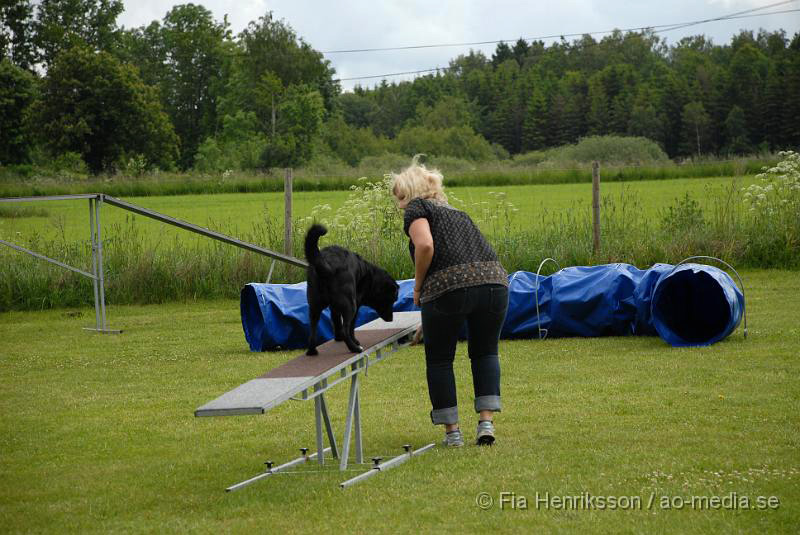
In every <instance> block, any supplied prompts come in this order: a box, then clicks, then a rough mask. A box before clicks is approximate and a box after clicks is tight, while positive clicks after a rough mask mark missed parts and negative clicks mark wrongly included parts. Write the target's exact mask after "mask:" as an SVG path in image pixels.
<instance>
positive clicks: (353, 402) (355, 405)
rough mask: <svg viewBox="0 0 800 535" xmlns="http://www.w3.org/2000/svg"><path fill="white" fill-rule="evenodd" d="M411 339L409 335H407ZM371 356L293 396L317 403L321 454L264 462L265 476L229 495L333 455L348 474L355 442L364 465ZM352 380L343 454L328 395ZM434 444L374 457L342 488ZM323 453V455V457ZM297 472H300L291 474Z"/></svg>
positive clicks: (395, 345) (244, 483)
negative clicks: (364, 385)
mask: <svg viewBox="0 0 800 535" xmlns="http://www.w3.org/2000/svg"><path fill="white" fill-rule="evenodd" d="M406 336H407V335H406ZM404 345H406V344H402V345H401V344H400V343H398V342H397V341H395V342H393V343H392V344H391V346H389V347H386V348H383V349H377V350H376V351H375V358H374V359H373V360H372V363H373V364H374V363H375V362H378V361H380V360H383V359H384V357H385V353H384V351H388V352H389V353H392V352H394V351H397V350H398V349H399V348H400V347H403V346H404ZM369 357H370V355H369V354H368V353H367V354H364V355H363V356H362V357H361V358H359V359H358V360H357V361H356V362H353V363H352V364H350V366H349V368H350V369H349V371H348V370H347V369H346V368H344V369H342V370H341V374H340V377H339V378H338V379H337V380H334V381H331V382H328V379H327V378H323V379H321V380H320V381H318V382H317V383H315V384H314V385H313V387H312V388H311V390H312V392H311V393H309V392H308V390H303V392H302V393H301V395H300V397H292V398H290V399H292V400H295V401H307V400H310V399H313V400H314V422H315V430H316V446H317V452H315V453H313V454H311V455H308V448H300V452H301V453H302V456H301V457H298V458H296V459H293V460H291V461H289V462H287V463H284V464H281V465H278V466H276V467H274V468H273V466H272V465H273V464H274V463H273V462H272V461H267V462H266V463H264V464H265V465H266V466H267V469H266V471H265V472H264V473H262V474H259V475H257V476H255V477H251V478H250V479H247V480H245V481H242V482H240V483H236V484H234V485H231V486H230V487H228V488H226V489H225V491H226V492H232V491H235V490H239V489H242V488H244V487H246V486H248V485H251V484H252V483H255V482H256V481H259V480H261V479H264V478H266V477H269V476H271V475H274V474H277V473H280V472H283V473H284V474H285V473H287V472H286V470H287V469H288V468H294V467H298V466H299V465H303V464H305V463H308V462H310V461H316V462H317V464H318V466H319V467H320V468H322V467H324V466H325V454H327V453H329V452H330V453H331V456H332V458H333V459H338V460H339V463H338V464H339V466H338V469H339V471H341V472H345V471H348V463H349V459H350V445H351V443H353V446H354V449H355V451H354V452H353V453H354V457H355V459H354V461H355V462H354V463H353V464H356V465H364V464H365V463H364V451H363V444H362V436H361V407H360V406H361V403H360V396H359V375H360V373H361V372H364V373H366V372H367V370H368V365H369ZM348 377H349V378H350V394H349V396H348V402H347V414H346V416H345V424H344V439H343V440H342V446H341V451H340V449H339V446H338V444H337V442H336V437H335V435H334V432H333V426H332V425H331V420H330V416H329V415H328V404H327V403H326V401H325V392H326V391H327V390H328V389H330V388H332V387H333V386H335V385H336V384H338V383H340V382H342V381H344V380H346V379H347V378H348ZM323 424H324V426H325V435H327V437H328V444H329V447H327V448H325V447H324V445H325V444H324V439H325V435H323V429H322V427H323ZM433 446H434V444H428V445H426V446H424V447H422V448H419V449H417V450H412V449H411V446H410V445H408V444H405V445H403V449H404V450H405V452H404V453H403V454H400V455H398V456H396V457H394V458H391V459H389V460H387V461H386V462H381V461H383V457H373V458H372V466H371V467H370V469H369V470H367V471H366V472H364V473H362V474H359V475H357V476H356V477H353V478H351V479H348V480H347V481H344V482H342V483H341V484H340V487H341V488H347V487H349V486H351V485H354V484H356V483H358V482H360V481H363V480H365V479H368V478H370V477H373V476H375V475H377V474H378V473H380V472H382V471H386V470H388V469H390V468H392V467H394V466H397V465H399V464H402V463H404V462H406V461H408V460H409V459H411V457H413V456H415V455H421V454H422V453H425V452H426V451H428V450H429V449H431V448H432V447H433ZM319 452H322V454H319ZM291 473H296V472H291Z"/></svg>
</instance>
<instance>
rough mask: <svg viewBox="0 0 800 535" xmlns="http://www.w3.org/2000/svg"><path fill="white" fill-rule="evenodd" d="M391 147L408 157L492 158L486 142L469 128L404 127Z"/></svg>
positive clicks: (484, 159)
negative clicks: (418, 155)
mask: <svg viewBox="0 0 800 535" xmlns="http://www.w3.org/2000/svg"><path fill="white" fill-rule="evenodd" d="M394 145H395V147H396V150H397V151H398V152H401V153H403V154H408V155H409V156H412V155H414V154H419V153H425V154H428V155H429V156H455V157H457V158H463V159H466V160H474V161H487V160H493V159H495V158H496V155H495V151H494V150H493V149H492V146H491V145H490V144H489V142H488V141H486V139H484V138H483V136H481V135H480V134H477V133H475V131H474V130H473V129H472V128H470V127H469V126H456V127H451V128H441V129H430V128H425V127H421V126H412V127H408V128H404V129H402V130H401V131H400V132H398V134H397V137H396V138H395V141H394Z"/></svg>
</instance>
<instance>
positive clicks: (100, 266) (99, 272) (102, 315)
mask: <svg viewBox="0 0 800 535" xmlns="http://www.w3.org/2000/svg"><path fill="white" fill-rule="evenodd" d="M102 205H103V196H102V195H99V196H98V198H97V200H95V203H94V211H95V218H94V222H95V225H97V268H98V269H97V278H98V285H99V290H100V319H101V320H102V322H103V329H102V330H103V332H105V331H106V328H107V326H106V290H105V283H104V281H103V272H104V269H103V233H102V226H101V225H100V208H101V206H102Z"/></svg>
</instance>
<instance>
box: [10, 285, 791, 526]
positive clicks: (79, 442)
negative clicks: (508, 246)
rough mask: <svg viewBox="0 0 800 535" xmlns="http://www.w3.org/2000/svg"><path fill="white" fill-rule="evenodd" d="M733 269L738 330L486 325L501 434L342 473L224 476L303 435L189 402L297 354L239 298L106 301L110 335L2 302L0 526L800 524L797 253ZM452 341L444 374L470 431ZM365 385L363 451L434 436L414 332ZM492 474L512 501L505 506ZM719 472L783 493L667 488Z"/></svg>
mask: <svg viewBox="0 0 800 535" xmlns="http://www.w3.org/2000/svg"><path fill="white" fill-rule="evenodd" d="M742 275H743V276H744V279H745V284H747V288H748V293H747V297H748V320H749V322H748V323H749V327H750V333H749V336H748V338H747V339H746V340H745V339H743V338H742V335H741V330H738V331H737V332H735V333H734V334H733V335H732V336H731V337H729V338H728V339H727V340H725V341H723V342H721V343H719V344H716V345H714V346H712V347H709V348H702V349H673V348H670V347H668V346H667V345H666V344H665V343H664V342H662V341H661V340H660V339H658V338H597V339H551V340H545V341H543V342H539V341H502V342H501V345H500V353H501V362H502V366H503V378H502V389H503V390H502V391H503V403H504V406H503V412H502V413H500V414H499V415H498V416H497V430H498V442H497V444H496V446H494V447H493V448H491V449H479V448H477V447H474V446H467V447H465V448H461V449H458V450H443V449H442V448H440V447H437V448H435V449H434V450H433V451H432V452H429V453H427V454H425V455H423V456H421V457H419V458H417V459H414V460H412V461H410V462H409V463H407V464H405V465H403V466H402V467H399V468H396V469H394V470H391V471H388V472H386V473H384V474H381V475H378V476H376V477H375V478H372V479H370V480H369V481H366V482H364V483H361V484H359V485H357V486H355V487H353V488H350V489H348V490H346V491H342V490H340V489H339V488H338V483H339V482H341V481H343V480H344V479H347V478H349V477H351V476H352V475H354V473H353V472H347V473H345V474H341V473H337V472H333V473H310V474H305V475H285V476H279V477H274V478H272V479H268V480H265V481H261V482H259V483H257V484H255V485H253V486H251V487H248V488H247V489H245V490H243V491H240V492H237V493H232V494H226V493H224V492H223V489H224V488H225V487H227V486H228V485H230V484H232V483H234V482H236V481H240V480H243V479H246V478H248V477H250V476H252V475H255V474H256V473H258V472H260V471H261V470H263V464H262V463H263V462H264V461H265V460H268V459H271V460H274V461H276V462H282V461H286V460H289V459H292V458H294V457H296V456H297V455H298V451H297V448H299V447H301V446H308V447H311V448H312V449H313V441H314V438H313V437H314V435H313V424H312V420H313V410H312V407H311V405H310V404H308V403H286V404H284V405H282V406H280V407H279V408H277V409H275V410H273V411H271V412H270V413H269V415H267V417H266V418H265V417H256V416H252V417H249V416H248V417H245V416H241V417H231V418H209V419H195V418H194V416H193V414H192V412H193V410H194V409H195V408H196V407H198V406H200V405H202V404H203V403H205V402H207V401H209V400H210V399H213V398H215V397H216V396H218V395H220V394H222V393H223V392H225V391H227V390H229V389H231V388H233V387H235V386H237V385H239V384H240V383H242V382H244V381H247V380H249V379H251V378H253V377H256V376H258V375H260V374H262V373H264V372H265V371H266V370H268V369H270V368H272V367H274V366H277V365H278V364H280V363H282V362H285V361H286V360H287V359H289V358H290V357H292V356H294V353H290V352H276V353H263V354H253V353H249V352H248V351H247V350H246V344H245V341H244V338H243V335H242V330H241V324H240V322H239V313H238V303H237V302H236V301H216V302H198V303H192V304H169V305H161V306H144V307H141V306H113V307H112V308H111V309H110V314H111V317H110V321H111V323H112V325H113V326H114V327H117V328H123V329H124V330H125V332H124V333H123V334H122V335H119V336H98V335H93V334H89V333H86V332H84V331H82V330H81V327H82V326H85V325H89V324H91V323H93V312H92V310H91V309H86V308H81V309H74V310H69V311H44V312H24V313H19V312H14V313H4V314H1V315H0V354H1V355H3V366H2V368H0V389H1V391H2V392H3V394H2V396H0V431H2V432H1V433H0V458H1V459H2V461H0V463H2V464H1V466H2V478H0V496H2V499H0V523H2V526H3V528H2V531H3V532H5V533H59V534H61V533H109V532H127V533H145V532H159V533H187V532H191V533H220V532H225V533H250V532H254V531H263V530H268V531H269V532H275V533H299V532H311V531H313V532H319V533H342V532H351V533H366V532H369V533H420V532H429V531H434V530H437V529H440V526H441V525H442V522H443V520H442V519H443V517H446V518H447V528H448V530H452V531H455V532H464V533H520V532H554V531H558V532H562V533H587V532H602V533H637V532H647V533H748V532H768V533H791V532H793V531H794V530H795V528H796V526H797V525H798V524H800V507H798V504H800V485H798V482H800V453H798V452H800V442H799V441H798V434H797V432H796V430H797V429H798V427H799V426H800V417H798V415H800V402H799V401H798V397H797V392H798V391H800V382H799V381H800V380H798V377H800V363H799V362H798V359H797V358H796V356H797V354H798V351H800V347H798V339H800V331H798V328H797V324H796V323H797V322H796V321H795V318H794V309H795V308H796V303H795V301H796V296H797V295H798V294H800V286H798V279H797V276H796V273H794V272H780V271H752V272H743V273H742ZM81 314H82V316H81ZM43 333H47V335H46V336H44V335H43ZM465 351H466V346H465V345H460V346H459V348H458V353H457V358H456V376H457V380H458V394H459V400H460V402H461V405H462V406H463V411H462V426H463V428H464V430H465V431H466V435H467V437H471V436H472V433H473V432H474V425H475V415H474V414H473V413H472V411H471V410H469V408H470V407H471V406H472V386H471V384H470V380H469V377H470V375H469V361H468V359H467V358H466V353H465ZM361 388H362V390H361V396H362V403H363V405H362V418H363V425H364V444H365V448H366V450H365V453H366V455H367V456H372V455H378V454H382V455H389V454H396V452H398V451H399V450H400V446H401V445H402V444H405V443H410V444H412V445H415V446H421V445H423V444H426V443H428V442H434V441H439V440H440V438H441V437H440V430H439V429H438V428H434V427H433V426H431V425H430V419H429V416H428V411H429V406H428V400H427V393H426V389H425V371H424V355H423V351H422V349H421V348H408V349H404V350H403V351H402V352H400V353H398V354H397V355H395V356H393V357H391V358H390V359H388V360H387V361H386V362H385V363H383V364H381V365H379V366H376V367H375V368H374V369H372V368H371V369H370V372H369V375H368V376H367V378H366V379H365V380H364V381H363V382H362V386H361ZM346 402H347V389H346V388H342V387H339V388H338V389H334V390H332V391H331V392H330V394H329V396H328V404H329V408H330V410H331V412H332V417H333V423H334V426H336V429H337V434H338V436H339V438H340V439H341V433H342V431H341V430H342V427H343V421H344V419H343V416H342V415H343V414H344V409H345V407H346ZM482 492H486V493H489V495H490V496H491V497H492V498H493V500H494V505H492V506H491V507H489V509H488V510H482V509H480V508H478V507H477V506H476V497H477V496H478V494H479V493H482ZM501 492H510V493H514V494H515V495H516V496H517V497H520V496H522V497H525V498H526V499H527V507H528V508H527V509H516V510H511V509H509V508H508V507H506V509H501V508H500V505H499V504H500V493H501ZM537 493H539V495H540V496H541V495H544V494H545V493H549V494H550V496H575V495H580V494H581V493H589V494H590V495H593V496H617V497H618V496H627V497H637V496H638V497H640V498H641V502H640V503H641V507H640V508H639V509H636V508H634V509H632V510H621V509H617V510H613V509H610V508H607V509H605V510H601V509H597V508H595V509H583V510H576V509H574V508H573V509H564V508H555V507H550V508H545V507H543V506H542V505H539V506H538V507H537V506H536V503H535V498H536V496H537ZM731 493H735V494H736V495H737V497H739V498H741V497H747V498H748V499H749V500H750V503H751V504H755V500H756V499H757V497H759V496H763V497H772V496H774V497H775V498H776V499H777V500H778V503H779V505H778V506H777V507H776V508H768V509H764V510H755V509H748V510H744V509H742V508H740V509H738V510H730V509H725V508H721V507H720V508H718V509H710V508H706V509H699V508H692V507H690V506H686V505H684V506H683V507H682V508H680V509H678V508H673V509H667V508H664V507H663V505H662V504H663V503H664V497H666V498H667V501H668V502H669V501H674V499H675V497H679V498H681V497H682V498H687V499H688V498H689V497H691V496H698V497H706V498H710V497H712V496H717V497H730V495H731ZM651 496H652V497H653V498H654V502H653V506H652V507H651V508H648V507H647V504H648V502H649V500H650V497H651ZM773 503H774V502H773Z"/></svg>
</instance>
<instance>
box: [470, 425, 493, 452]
mask: <svg viewBox="0 0 800 535" xmlns="http://www.w3.org/2000/svg"><path fill="white" fill-rule="evenodd" d="M475 444H477V445H478V446H491V445H492V444H494V424H493V423H492V422H490V421H488V420H483V421H480V422H478V433H477V438H476V439H475Z"/></svg>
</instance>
